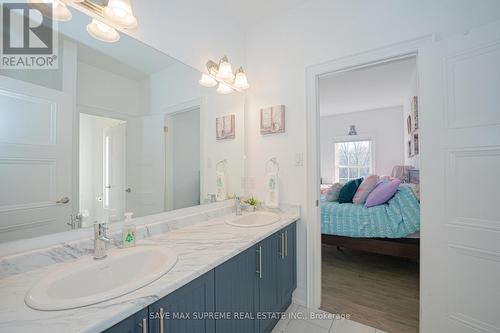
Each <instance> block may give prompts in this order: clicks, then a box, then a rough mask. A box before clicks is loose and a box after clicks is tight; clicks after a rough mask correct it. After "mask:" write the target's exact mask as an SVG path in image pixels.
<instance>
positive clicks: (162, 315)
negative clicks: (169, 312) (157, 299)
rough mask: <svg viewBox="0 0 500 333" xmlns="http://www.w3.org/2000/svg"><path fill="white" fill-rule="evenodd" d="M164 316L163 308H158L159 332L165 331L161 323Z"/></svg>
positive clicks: (163, 332)
mask: <svg viewBox="0 0 500 333" xmlns="http://www.w3.org/2000/svg"><path fill="white" fill-rule="evenodd" d="M164 317H165V312H164V311H163V308H160V333H165V327H164V323H163V319H164Z"/></svg>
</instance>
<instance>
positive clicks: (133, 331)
mask: <svg viewBox="0 0 500 333" xmlns="http://www.w3.org/2000/svg"><path fill="white" fill-rule="evenodd" d="M147 325H148V309H147V308H146V309H143V310H141V311H139V312H137V313H136V314H133V315H132V316H130V317H128V318H127V319H125V320H123V321H121V322H119V323H118V324H116V325H115V326H113V327H111V328H108V329H107V330H105V331H104V332H103V333H147V332H148V327H147ZM144 326H145V327H144Z"/></svg>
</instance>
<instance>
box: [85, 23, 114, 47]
mask: <svg viewBox="0 0 500 333" xmlns="http://www.w3.org/2000/svg"><path fill="white" fill-rule="evenodd" d="M87 32H88V33H89V34H90V35H91V36H92V37H94V38H95V39H98V40H100V41H103V42H107V43H113V42H117V41H118V40H119V39H120V34H119V33H118V31H116V29H115V28H113V27H110V26H109V25H107V24H106V23H103V22H101V21H99V20H97V19H92V22H90V23H89V24H88V25H87Z"/></svg>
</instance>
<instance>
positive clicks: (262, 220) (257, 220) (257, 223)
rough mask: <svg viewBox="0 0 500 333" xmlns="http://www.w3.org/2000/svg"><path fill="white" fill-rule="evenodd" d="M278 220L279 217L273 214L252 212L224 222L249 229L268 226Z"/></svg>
mask: <svg viewBox="0 0 500 333" xmlns="http://www.w3.org/2000/svg"><path fill="white" fill-rule="evenodd" d="M280 219H281V218H280V217H279V215H278V214H275V213H269V212H254V213H246V214H243V215H242V216H234V217H231V218H228V219H226V220H225V222H226V223H227V224H230V225H234V226H237V227H244V228H251V227H262V226H265V225H270V224H273V223H276V222H278V221H279V220H280Z"/></svg>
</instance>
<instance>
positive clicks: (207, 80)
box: [198, 73, 217, 88]
mask: <svg viewBox="0 0 500 333" xmlns="http://www.w3.org/2000/svg"><path fill="white" fill-rule="evenodd" d="M198 82H199V83H200V84H201V85H202V86H204V87H208V88H211V87H215V86H216V85H217V81H216V80H215V79H214V78H213V77H211V76H210V75H207V74H205V73H203V74H201V79H200V81H198Z"/></svg>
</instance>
